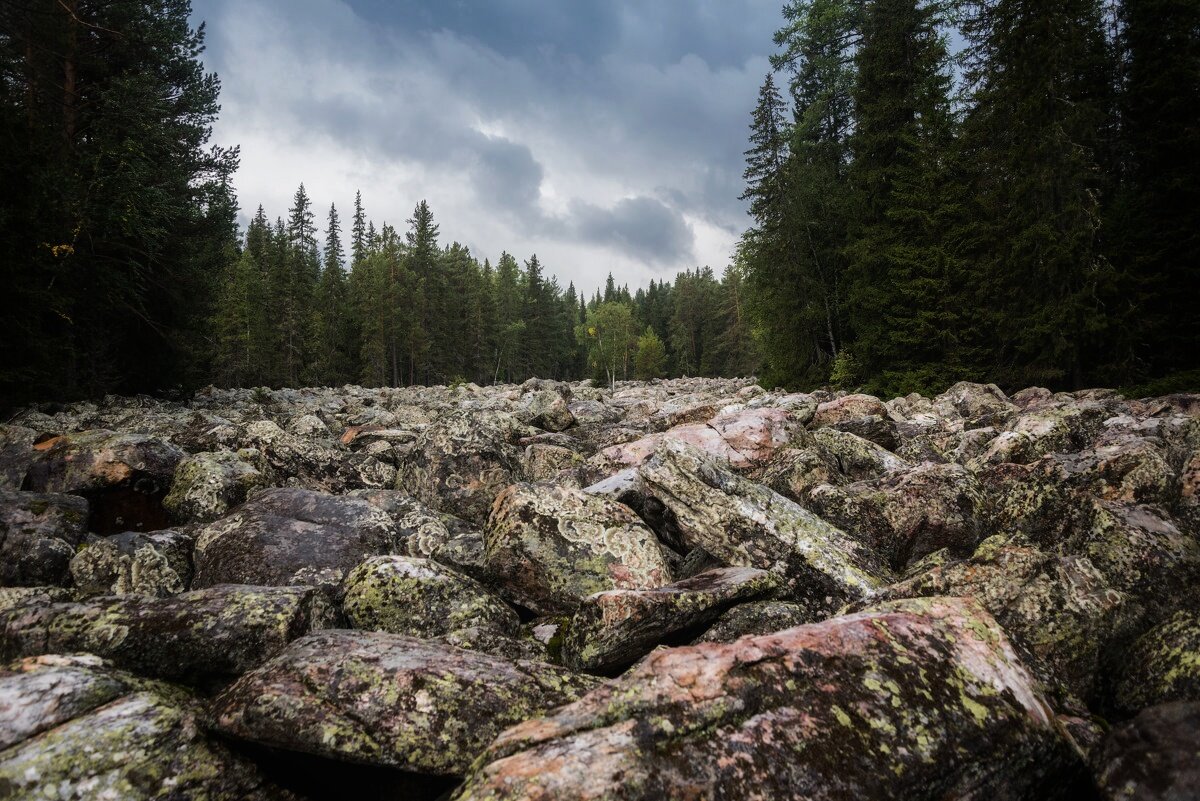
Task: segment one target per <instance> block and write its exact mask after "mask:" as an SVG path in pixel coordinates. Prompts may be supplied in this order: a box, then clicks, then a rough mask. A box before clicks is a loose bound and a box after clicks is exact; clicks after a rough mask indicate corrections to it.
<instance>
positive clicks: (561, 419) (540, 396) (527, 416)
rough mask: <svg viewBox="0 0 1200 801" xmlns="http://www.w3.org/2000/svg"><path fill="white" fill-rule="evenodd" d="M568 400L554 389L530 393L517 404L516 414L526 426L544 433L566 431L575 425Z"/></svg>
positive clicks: (523, 396)
mask: <svg viewBox="0 0 1200 801" xmlns="http://www.w3.org/2000/svg"><path fill="white" fill-rule="evenodd" d="M568 400H569V399H568V398H565V397H563V396H562V395H561V394H559V393H558V392H555V391H554V390H552V389H542V390H536V391H533V392H528V393H526V394H525V395H522V396H521V400H520V401H518V402H517V408H516V410H515V412H514V414H515V416H516V418H517V419H518V420H520V421H521V422H522V423H525V424H526V425H531V426H533V427H535V428H540V429H542V430H544V431H565V430H566V429H568V428H570V427H571V426H572V425H574V424H575V415H573V414H571V409H570V407H569V406H568V405H567V401H568Z"/></svg>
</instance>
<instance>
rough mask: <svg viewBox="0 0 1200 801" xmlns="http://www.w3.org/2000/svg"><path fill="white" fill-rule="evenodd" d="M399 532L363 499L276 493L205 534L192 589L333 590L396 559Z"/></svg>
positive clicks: (198, 548) (383, 513)
mask: <svg viewBox="0 0 1200 801" xmlns="http://www.w3.org/2000/svg"><path fill="white" fill-rule="evenodd" d="M400 537H401V531H400V527H399V525H398V524H397V523H396V521H395V520H394V519H393V517H392V516H391V515H389V514H388V512H386V511H385V510H383V509H381V508H379V507H378V506H376V505H374V504H372V503H371V502H370V501H369V500H367V499H365V498H355V497H338V496H333V495H326V494H324V493H320V492H314V491H312V490H306V489H298V488H297V489H272V490H267V491H265V492H262V493H260V494H258V495H256V496H255V497H254V498H252V499H251V500H249V501H247V502H246V503H245V504H244V505H242V506H241V507H240V508H239V509H238V510H237V511H235V512H234V513H233V514H231V515H229V516H227V517H223V518H221V519H220V520H217V521H216V522H214V523H210V524H209V525H207V526H205V527H204V528H202V529H200V532H199V535H198V537H197V539H196V552H195V557H194V560H195V567H196V575H195V579H194V581H193V586H195V587H211V586H214V585H217V584H255V585H272V586H286V585H289V584H309V585H329V586H336V585H338V584H340V583H341V581H342V579H343V578H345V576H346V573H348V572H349V571H350V570H352V569H353V568H354V566H355V565H357V564H358V563H359V562H361V561H362V560H364V559H366V558H368V557H370V556H379V555H383V554H389V553H394V552H395V551H396V549H397V548H398V547H399V544H400Z"/></svg>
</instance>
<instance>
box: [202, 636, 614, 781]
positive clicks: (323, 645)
mask: <svg viewBox="0 0 1200 801" xmlns="http://www.w3.org/2000/svg"><path fill="white" fill-rule="evenodd" d="M592 686H594V682H593V681H591V680H589V679H587V678H585V677H581V676H577V675H574V674H571V673H570V672H568V671H566V670H563V669H561V668H556V667H552V666H550V665H546V664H542V663H537V662H509V661H507V660H504V659H499V658H497V657H493V656H490V655H487V654H483V653H479V652H475V651H466V650H462V649H459V648H454V647H452V646H449V645H445V644H442V643H435V642H429V641H426V640H418V639H414V638H412V637H405V636H402V635H398V634H387V633H384V632H365V631H337V630H330V631H321V632H316V633H314V634H311V635H309V636H308V637H305V638H303V639H301V640H297V641H296V642H294V643H292V644H291V645H290V646H289V647H288V648H287V650H285V651H283V652H282V653H281V654H279V655H278V656H277V657H275V658H274V659H272V660H271V661H270V662H268V663H266V664H265V665H263V666H262V667H260V668H259V669H257V670H255V671H253V672H251V673H248V674H246V675H245V676H243V677H242V678H241V679H239V680H238V681H237V682H236V683H235V684H233V685H232V686H231V687H229V688H228V689H226V690H225V691H224V692H223V693H221V695H220V696H219V697H218V698H217V699H216V701H215V702H214V705H213V714H214V717H215V719H216V725H217V728H218V729H219V730H220V731H222V732H224V733H225V734H228V735H232V736H234V737H239V738H242V739H245V740H250V741H253V742H256V743H261V744H264V745H269V746H273V747H276V748H283V749H287V750H291V751H301V752H304V753H310V754H319V755H322V756H328V757H334V758H337V759H343V760H348V761H352V762H362V763H367V764H372V765H387V766H391V767H396V768H402V769H405V770H409V771H413V772H417V773H428V774H437V775H454V774H462V773H463V772H464V771H466V769H467V768H468V767H469V766H470V764H471V762H472V761H473V760H474V759H475V757H476V755H477V754H478V753H479V752H480V751H482V750H483V748H484V747H485V746H487V744H488V743H489V742H491V740H492V739H493V738H494V737H495V736H496V734H498V733H499V732H500V731H501V730H503V729H504V728H505V727H506V726H510V725H512V724H514V723H517V722H519V721H522V720H525V719H527V718H529V717H532V716H534V715H536V714H538V713H540V712H543V711H545V710H547V709H550V708H553V707H556V706H559V705H560V704H564V703H568V702H570V701H573V700H575V699H576V698H578V697H579V696H580V695H581V694H582V693H583V692H584V691H586V690H588V689H590V688H591V687H592Z"/></svg>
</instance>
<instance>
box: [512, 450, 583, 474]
mask: <svg viewBox="0 0 1200 801" xmlns="http://www.w3.org/2000/svg"><path fill="white" fill-rule="evenodd" d="M581 464H583V457H582V456H580V455H579V454H578V453H577V452H575V451H573V450H571V449H570V448H564V447H562V446H561V445H547V444H544V443H535V444H533V445H527V446H526V447H525V452H524V454H522V456H521V475H522V476H523V477H524V478H525V480H526V481H549V480H550V479H552V478H554V477H555V476H557V475H558V474H559V473H561V472H562V471H563V470H570V469H571V468H572V467H578V466H579V465H581Z"/></svg>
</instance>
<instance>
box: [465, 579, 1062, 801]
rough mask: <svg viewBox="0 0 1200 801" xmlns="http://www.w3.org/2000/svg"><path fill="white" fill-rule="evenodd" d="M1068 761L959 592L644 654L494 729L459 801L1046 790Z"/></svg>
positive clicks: (942, 799)
mask: <svg viewBox="0 0 1200 801" xmlns="http://www.w3.org/2000/svg"><path fill="white" fill-rule="evenodd" d="M1077 764H1078V756H1077V752H1076V751H1075V750H1074V749H1073V747H1072V746H1071V745H1070V743H1069V742H1068V741H1067V740H1066V739H1065V737H1064V735H1063V734H1062V729H1061V727H1060V725H1059V724H1058V722H1057V721H1056V719H1055V717H1054V715H1053V713H1052V711H1051V710H1050V708H1049V707H1048V706H1047V704H1046V702H1045V701H1044V699H1043V698H1042V697H1041V696H1040V695H1039V693H1038V690H1037V689H1036V683H1035V681H1034V680H1033V679H1032V678H1031V676H1030V674H1029V673H1028V672H1027V671H1026V670H1025V669H1024V668H1023V667H1022V666H1021V664H1020V663H1019V662H1018V660H1017V656H1016V654H1015V652H1014V650H1013V648H1012V646H1011V645H1010V644H1009V642H1008V641H1007V640H1006V639H1005V637H1004V633H1003V631H1002V630H1001V629H1000V627H999V626H998V625H997V624H996V622H995V621H994V620H993V619H992V618H991V617H990V616H989V615H988V614H987V613H986V612H985V611H983V609H982V608H980V607H979V606H977V605H975V604H974V603H972V602H970V601H967V600H964V599H951V598H940V599H930V600H925V601H919V602H914V601H904V602H899V603H894V604H887V605H885V606H882V607H880V608H878V609H875V610H872V611H869V612H865V613H862V614H856V615H848V616H845V617H839V618H834V619H832V620H828V621H825V622H823V623H816V624H812V625H808V626H800V627H798V628H794V629H789V630H787V631H783V632H779V633H777V634H771V635H766V636H762V637H747V638H744V639H741V640H738V641H736V642H734V643H730V644H727V645H723V644H704V645H697V646H691V647H686V648H676V649H670V650H666V651H663V652H661V653H656V654H652V655H650V656H649V657H647V658H646V659H645V660H643V661H642V662H641V663H639V664H638V665H637V666H636V667H634V668H633V669H632V670H631V671H629V672H628V673H626V674H625V675H624V676H622V677H620V678H618V679H615V680H612V681H610V682H608V683H607V684H605V685H603V686H601V687H600V688H598V689H596V690H594V691H593V692H591V693H589V694H588V695H586V696H585V697H584V698H582V699H581V700H580V701H578V702H577V703H574V704H571V705H569V706H566V707H563V708H562V709H559V710H557V711H555V712H553V713H551V714H550V715H547V716H546V717H543V718H540V719H535V720H530V721H527V722H525V723H523V724H520V725H518V726H515V727H513V728H511V729H509V730H507V731H506V732H504V733H503V734H501V735H500V736H499V737H498V738H497V739H496V741H495V742H494V743H493V744H492V745H491V746H490V747H489V748H488V750H487V752H486V753H485V754H484V755H483V756H482V757H481V758H480V761H479V762H478V763H477V766H476V768H475V770H474V771H473V773H472V774H471V776H469V777H468V779H467V782H466V784H465V786H464V788H463V789H462V790H461V791H460V793H459V795H458V796H456V798H457V800H458V801H482V800H483V799H488V801H501V800H502V799H529V800H530V801H532V800H533V799H539V800H540V799H555V801H568V799H600V798H605V799H608V798H613V799H655V800H656V801H657V800H659V799H664V798H697V799H699V798H712V799H734V798H738V799H779V798H804V799H813V800H814V801H823V800H825V799H848V798H855V799H896V798H903V799H906V801H922V799H929V801H934V799H936V800H937V801H946V800H947V799H968V798H970V799H980V798H986V799H989V800H990V801H1009V800H1010V799H1011V800H1013V801H1015V800H1016V799H1028V798H1049V797H1053V795H1054V791H1055V790H1056V789H1057V788H1056V787H1055V786H1054V782H1055V781H1057V780H1059V779H1060V777H1061V776H1062V775H1063V774H1064V773H1069V772H1070V770H1069V768H1070V767H1071V766H1074V765H1077Z"/></svg>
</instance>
